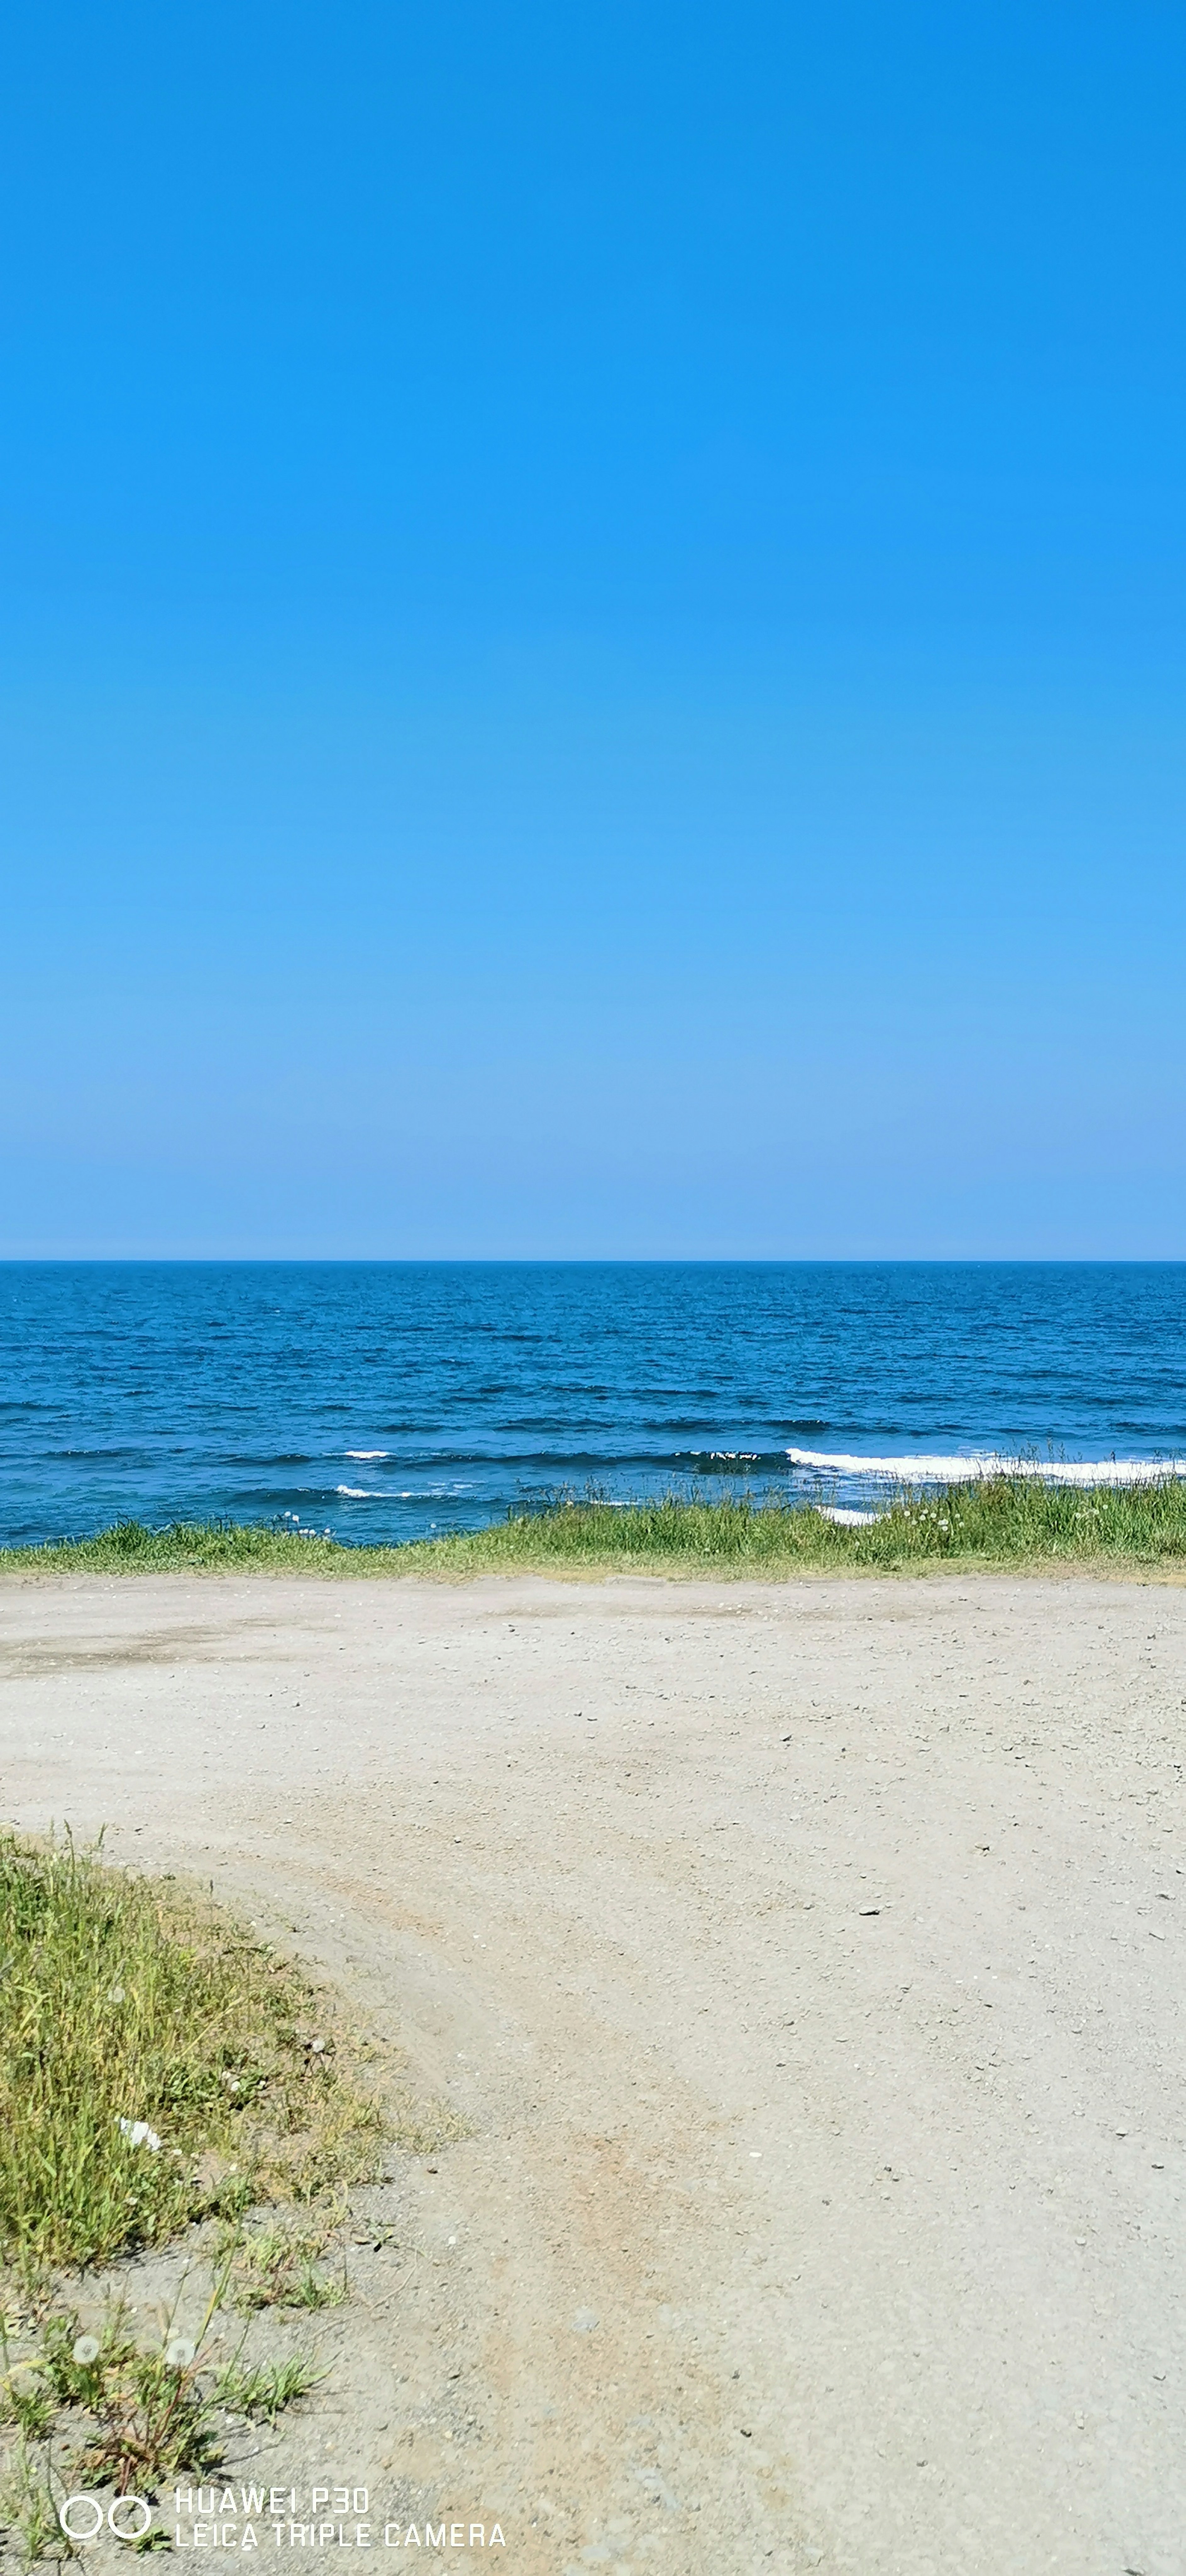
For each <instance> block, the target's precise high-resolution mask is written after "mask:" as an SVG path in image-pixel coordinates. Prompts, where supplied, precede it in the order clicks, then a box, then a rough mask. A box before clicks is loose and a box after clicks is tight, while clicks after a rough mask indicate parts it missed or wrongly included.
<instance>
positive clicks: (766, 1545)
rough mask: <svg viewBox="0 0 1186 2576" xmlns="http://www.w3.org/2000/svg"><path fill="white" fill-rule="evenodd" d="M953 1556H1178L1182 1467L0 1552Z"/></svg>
mask: <svg viewBox="0 0 1186 2576" xmlns="http://www.w3.org/2000/svg"><path fill="white" fill-rule="evenodd" d="M955 1562H963V1563H969V1564H970V1563H973V1562H977V1563H981V1564H985V1565H996V1566H1015V1567H1019V1568H1020V1567H1025V1566H1040V1565H1063V1566H1071V1565H1082V1566H1097V1567H1101V1568H1102V1567H1107V1566H1118V1567H1124V1566H1129V1567H1140V1566H1144V1567H1150V1566H1160V1567H1161V1568H1162V1569H1163V1570H1172V1569H1173V1568H1174V1567H1175V1565H1177V1566H1179V1567H1182V1568H1184V1569H1186V1479H1183V1478H1181V1477H1178V1476H1175V1475H1173V1474H1172V1473H1170V1472H1169V1471H1167V1473H1166V1475H1165V1476H1164V1477H1161V1478H1158V1479H1157V1481H1156V1482H1154V1483H1151V1484H1147V1485H1118V1486H1097V1487H1094V1488H1091V1489H1090V1490H1085V1489H1084V1488H1082V1487H1074V1486H1066V1485H1053V1484H1050V1485H1048V1484H1044V1483H1042V1482H1041V1481H1040V1480H1039V1479H1037V1478H1035V1477H1032V1476H1010V1475H1001V1476H994V1477H991V1478H989V1477H985V1478H983V1479H980V1480H978V1481H977V1482H975V1483H972V1484H966V1485H950V1486H945V1487H939V1488H935V1487H931V1488H928V1489H926V1490H920V1491H917V1492H909V1491H903V1492H901V1493H900V1494H898V1495H897V1496H896V1497H895V1498H894V1500H893V1502H892V1504H891V1505H890V1507H889V1508H888V1509H887V1510H886V1511H884V1512H883V1513H881V1514H880V1516H879V1517H878V1518H877V1519H876V1520H875V1521H873V1522H872V1523H871V1524H869V1525H868V1526H867V1527H865V1528H860V1529H851V1528H844V1527H841V1526H839V1525H838V1524H837V1523H836V1522H835V1521H832V1520H829V1519H828V1518H827V1516H826V1513H825V1512H824V1511H823V1510H820V1509H818V1508H815V1507H813V1506H812V1505H809V1504H802V1503H798V1502H793V1501H788V1499H787V1498H786V1496H785V1495H783V1494H780V1493H754V1492H743V1493H737V1492H731V1493H725V1494H721V1495H713V1494H711V1493H710V1494H707V1495H705V1494H702V1493H697V1492H694V1493H678V1492H672V1493H670V1494H667V1495H664V1496H662V1497H660V1498H659V1499H658V1500H656V1501H652V1502H639V1503H632V1504H629V1505H627V1506H621V1505H618V1504H614V1503H610V1502H607V1501H606V1500H604V1499H603V1498H601V1497H599V1496H598V1495H596V1494H589V1495H586V1496H583V1497H581V1496H561V1497H559V1498H557V1499H555V1500H554V1501H552V1502H550V1503H548V1504H546V1505H544V1506H542V1507H540V1508H538V1509H536V1508H532V1509H528V1510H522V1511H516V1512H512V1513H511V1514H509V1515H508V1517H507V1518H506V1519H505V1520H504V1521H499V1522H496V1523H494V1524H493V1525H492V1526H491V1527H490V1528H488V1529H482V1530H474V1531H467V1532H462V1533H459V1534H457V1535H455V1536H452V1537H446V1538H438V1539H427V1540H418V1541H413V1542H410V1543H409V1544H407V1545H404V1546H400V1547H344V1546H342V1545H340V1544H339V1543H338V1542H337V1541H336V1540H334V1539H327V1538H302V1537H300V1536H299V1535H297V1534H296V1533H294V1532H292V1531H289V1530H283V1529H281V1530H277V1529H275V1528H270V1527H268V1526H266V1525H264V1524H261V1523H246V1524H245V1523H235V1522H222V1521H216V1522H174V1523H173V1524H172V1525H171V1526H170V1527H169V1528H168V1529H163V1530H149V1529H146V1528H145V1527H144V1526H143V1525H142V1524H141V1523H140V1522H137V1521H121V1522H119V1523H118V1524H117V1525H116V1527H115V1528H114V1529H109V1530H104V1531H101V1532H100V1533H99V1535H98V1536H97V1537H94V1538H89V1539H77V1540H68V1541H66V1542H64V1543H63V1544H61V1545H56V1546H46V1547H37V1548H12V1549H8V1550H3V1551H0V1572H4V1571H7V1572H9V1573H12V1574H26V1575H27V1574H38V1573H44V1574H59V1573H101V1574H112V1573H126V1574H136V1573H145V1574H154V1573H181V1572H185V1571H187V1570H193V1571H198V1572H205V1573H217V1572H245V1573H252V1572H259V1573H280V1574H283V1573H300V1574H320V1575H329V1576H343V1575H347V1576H356V1577H357V1576H368V1575H369V1576H392V1575H428V1576H437V1577H442V1578H445V1579H450V1580H454V1581H456V1580H458V1579H461V1578H464V1577H466V1576H469V1575H475V1574H497V1573H507V1574H510V1573H517V1572H524V1573H526V1572H533V1571H534V1572H539V1573H556V1574H562V1573H564V1572H566V1571H568V1572H575V1573H585V1574H594V1573H610V1572H615V1571H616V1572H626V1571H629V1572H635V1573H655V1574H659V1573H662V1574H696V1573H704V1572H708V1573H711V1574H713V1575H714V1576H716V1575H721V1576H724V1575H729V1574H737V1575H742V1574H754V1575H758V1574H765V1575H771V1576H782V1575H791V1574H794V1573H797V1572H809V1571H813V1572H822V1573H837V1574H840V1573H851V1574H856V1573H862V1572H866V1573H894V1572H911V1571H914V1572H922V1571H925V1570H926V1569H927V1568H928V1567H936V1566H941V1565H944V1564H951V1563H955Z"/></svg>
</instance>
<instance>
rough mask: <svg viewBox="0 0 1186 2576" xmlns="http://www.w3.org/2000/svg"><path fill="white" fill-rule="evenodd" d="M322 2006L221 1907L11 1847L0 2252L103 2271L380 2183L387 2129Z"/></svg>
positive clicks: (3, 1962)
mask: <svg viewBox="0 0 1186 2576" xmlns="http://www.w3.org/2000/svg"><path fill="white" fill-rule="evenodd" d="M322 2010H323V2008H322V2006H321V2005H319V2003H318V2000H317V1998H316V1996H315V1995H314V1993H313V1992H312V1990H311V1989H310V1988H309V1987H307V1986H306V1985H305V1984H304V1982H303V1981H302V1979H301V1978H300V1976H299V1975H298V1973H297V1972H296V1970H295V1969H293V1968H292V1967H291V1966H290V1965H289V1964H288V1963H287V1962H284V1961H281V1960H279V1959H277V1958H276V1957H275V1956H274V1955H273V1954H272V1952H271V1951H270V1950H269V1949H267V1948H265V1947H263V1946H261V1945H260V1944H259V1943H258V1942H256V1941H254V1940H253V1939H252V1938H251V1937H250V1936H249V1935H248V1934H247V1933H245V1932H244V1931H243V1930H242V1929H241V1928H240V1927H239V1926H238V1925H236V1924H235V1923H234V1922H233V1921H232V1920H230V1919H229V1918H228V1917H226V1916H225V1915H222V1914H220V1913H217V1912H216V1911H215V1910H214V1909H213V1908H212V1907H209V1908H208V1907H206V1906H203V1905H199V1904H197V1903H195V1902H193V1901H189V1900H187V1899H185V1898H184V1897H183V1896H181V1895H180V1894H179V1893H178V1892H176V1891H175V1890H174V1889H172V1888H170V1887H169V1886H167V1885H162V1884H156V1885H154V1884H153V1882H151V1881H150V1880H146V1879H141V1878H136V1877H133V1876H131V1875H130V1874H129V1873H127V1872H125V1871H122V1870H115V1869H110V1868H106V1867H104V1866H103V1865H102V1863H101V1861H100V1859H99V1857H98V1856H97V1855H96V1854H94V1853H80V1852H77V1851H76V1850H75V1849H74V1847H73V1845H72V1844H70V1843H69V1842H67V1843H65V1844H64V1845H62V1844H58V1845H51V1846H50V1847H49V1848H45V1849H42V1848H37V1847H35V1846H32V1845H29V1844H25V1843H21V1842H18V1841H17V1840H16V1838H15V1837H13V1836H11V1835H9V1836H6V1837H4V1838H3V1839H0V2244H2V2245H4V2246H5V2247H6V2248H7V2250H8V2251H9V2253H10V2254H12V2255H14V2256H15V2257H16V2258H17V2260H18V2261H19V2262H21V2263H22V2264H23V2265H24V2266H26V2267H27V2266H29V2265H41V2264H46V2263H79V2264H85V2263H94V2262H99V2261H103V2260H106V2259H108V2258H109V2257H110V2256H111V2255H113V2254H115V2253H117V2252H118V2251H119V2250H120V2249H121V2248H122V2247H124V2246H127V2245H134V2244H146V2243H147V2244H151V2243H155V2242H159V2241H161V2240H162V2239H165V2238H167V2237H169V2236H171V2235H173V2234H175V2233H176V2231H177V2230H178V2229H179V2228H180V2227H181V2226H183V2225H184V2224H186V2222H187V2221H189V2220H191V2219H193V2218H196V2217H200V2216H203V2215H206V2214H208V2213H210V2212H212V2211H214V2210H233V2209H235V2208H236V2207H241V2206H243V2205H244V2204H245V2203H246V2202H248V2201H251V2200H252V2199H254V2198H256V2197H259V2196H260V2195H262V2194H265V2193H267V2192H268V2191H271V2190H281V2191H283V2192H285V2193H290V2194H295V2195H297V2196H308V2195H310V2194H311V2193H314V2192H316V2191H317V2190H319V2189H320V2188H322V2187H323V2186H327V2185H330V2184H333V2183H336V2182H339V2181H342V2180H346V2179H349V2178H351V2177H354V2176H357V2175H359V2174H361V2173H365V2172H369V2171H371V2170H373V2167H374V2164H375V2159H376V2156H377V2154H378V2150H379V2147H380V2144H381V2142H382V2137H383V2134H384V2132H383V2124H382V2122H381V2119H380V2116H379V2112H378V2110H377V2108H376V2106H375V2105H374V2103H373V2102H372V2101H371V2100H370V2099H369V2098H368V2097H367V2096H366V2094H365V2092H363V2091H362V2090H360V2089H358V2088H356V2086H355V2084H354V2082H353V2080H352V2070H351V2067H350V2064H349V2059H348V2051H342V2052H339V2051H338V2050H336V2049H335V2045H334V2039H333V2035H332V2032H330V2033H327V2032H326V2030H325V2027H324V2021H323V2020H322V2019H321V2017H320V2016H321V2014H322Z"/></svg>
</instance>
